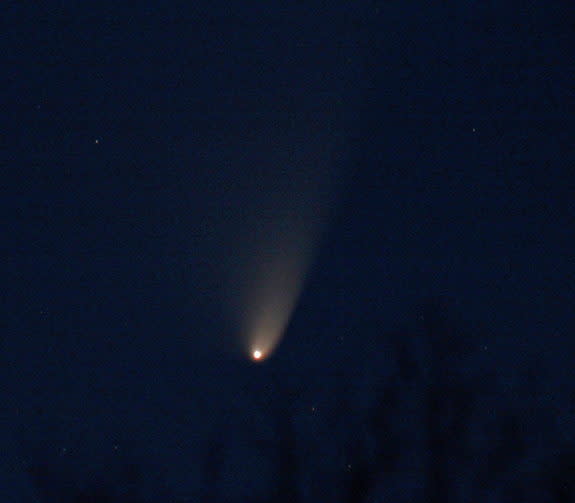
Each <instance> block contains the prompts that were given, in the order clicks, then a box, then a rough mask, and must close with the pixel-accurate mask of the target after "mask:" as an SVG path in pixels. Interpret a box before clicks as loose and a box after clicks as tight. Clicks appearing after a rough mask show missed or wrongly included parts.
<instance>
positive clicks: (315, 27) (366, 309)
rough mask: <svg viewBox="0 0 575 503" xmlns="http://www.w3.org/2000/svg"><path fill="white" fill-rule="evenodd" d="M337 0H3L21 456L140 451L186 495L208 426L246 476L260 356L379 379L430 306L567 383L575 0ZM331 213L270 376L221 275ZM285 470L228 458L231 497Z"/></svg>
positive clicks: (300, 385) (316, 396) (64, 458)
mask: <svg viewBox="0 0 575 503" xmlns="http://www.w3.org/2000/svg"><path fill="white" fill-rule="evenodd" d="M336 3H337V6H334V5H332V6H329V7H326V6H325V5H320V3H319V2H306V3H305V5H285V6H282V5H280V4H277V5H276V4H273V3H272V4H265V3H262V4H261V5H260V3H258V2H240V3H238V4H237V5H236V4H233V5H228V2H224V3H222V4H221V5H220V4H219V3H217V2H216V3H215V4H214V5H213V6H211V7H207V6H202V7H193V6H190V5H188V3H185V2H182V3H179V2H168V3H167V4H166V5H162V6H158V5H156V6H149V7H147V6H145V5H139V6H137V7H132V6H123V5H114V6H109V5H105V4H101V3H100V4H97V5H88V4H84V3H78V4H76V3H74V2H57V3H47V4H46V5H39V6H34V7H30V6H25V5H21V4H20V3H10V5H8V6H4V7H3V8H2V11H3V12H4V14H5V16H4V17H5V18H6V20H7V23H6V30H5V37H4V38H5V40H7V49H6V54H7V55H8V66H7V72H6V74H7V77H8V79H7V80H8V90H7V92H6V93H5V95H4V97H5V110H6V112H7V113H6V114H5V116H6V117H7V119H8V128H7V130H6V131H5V132H6V133H7V134H6V135H5V136H6V140H7V141H6V148H5V150H4V151H3V155H2V176H1V182H2V183H1V186H2V196H1V198H0V205H1V206H0V208H1V210H0V215H1V217H2V220H1V222H2V230H1V235H2V236H3V238H2V248H1V250H2V251H1V253H2V255H1V263H2V269H1V273H2V278H3V281H2V283H3V285H4V287H3V292H4V295H3V302H2V305H3V311H2V317H3V324H2V325H3V327H4V328H3V333H2V347H3V348H4V349H3V353H4V354H3V360H4V361H7V362H8V365H7V367H6V368H8V382H9V383H10V385H9V386H8V389H9V390H10V391H9V393H10V398H11V400H9V401H8V407H7V408H6V411H7V412H6V417H7V418H8V419H7V424H9V425H10V426H9V428H8V429H7V430H6V431H12V430H13V431H14V432H15V433H14V435H12V434H10V435H9V440H7V443H9V444H14V445H12V447H10V449H12V451H13V452H17V454H14V455H13V456H14V458H13V459H18V461H17V462H16V461H14V463H28V462H29V460H30V459H33V460H35V462H39V463H47V464H52V465H53V466H54V467H55V468H54V470H55V471H56V472H58V473H59V474H70V473H74V475H57V476H56V475H55V476H54V478H55V479H58V477H64V478H65V477H68V478H70V477H72V478H74V477H76V479H77V480H80V479H82V477H85V478H88V479H89V478H90V477H92V475H91V474H93V473H96V472H98V470H101V469H100V468H98V467H99V466H100V465H99V463H104V464H106V463H108V464H109V463H110V461H109V460H110V459H112V458H113V459H115V458H114V456H124V457H123V458H122V460H124V459H126V460H131V459H134V458H137V459H146V460H150V466H152V465H154V466H156V467H157V466H161V467H165V468H164V470H165V472H166V474H165V476H164V475H162V476H163V477H164V482H163V483H165V484H167V485H168V486H169V489H166V491H172V493H174V491H175V493H177V494H178V495H180V496H181V497H182V498H184V496H185V495H187V494H196V492H195V491H197V490H198V487H201V486H202V484H203V483H202V482H201V477H202V475H201V473H202V472H201V470H200V469H199V468H197V465H198V464H199V461H198V460H201V459H203V452H204V450H205V449H208V447H206V445H210V443H213V441H214V438H217V437H219V436H220V435H219V434H218V433H217V432H218V431H221V432H224V431H225V432H228V433H225V434H224V433H222V434H221V438H218V441H221V442H222V445H226V446H228V445H230V442H231V444H233V445H235V444H234V442H235V443H238V445H237V446H236V447H233V448H232V447H229V448H228V447H226V449H228V451H229V453H230V454H229V456H227V457H226V459H227V460H228V461H227V462H228V463H229V464H230V466H234V467H235V466H237V463H234V461H233V459H235V458H234V456H235V457H237V458H238V459H241V460H246V459H248V460H249V459H251V458H250V456H255V454H253V452H252V451H250V449H249V448H248V447H246V446H245V445H244V444H243V443H242V442H243V441H242V440H241V439H242V438H243V437H242V434H239V433H238V432H239V431H242V432H245V431H246V429H247V430H249V428H250V427H249V426H248V424H247V423H249V421H250V420H253V421H254V423H257V421H261V425H262V426H261V429H260V430H261V431H263V432H264V433H261V434H262V435H263V436H264V437H266V435H268V436H269V437H270V438H272V439H273V435H274V433H273V432H270V431H271V430H270V431H268V430H266V428H272V427H271V426H269V424H268V423H269V422H266V421H267V420H266V414H265V412H262V408H261V405H260V404H258V396H259V395H260V391H259V390H260V388H261V387H263V388H265V387H266V386H267V384H266V383H267V382H268V381H269V379H270V377H269V375H268V373H271V372H280V374H281V378H280V379H281V380H283V382H285V383H288V384H289V385H290V386H291V385H293V387H294V388H297V389H298V390H299V391H298V393H299V394H298V397H301V396H304V397H305V399H301V400H303V402H302V403H305V407H307V406H308V405H309V404H310V403H312V402H313V403H325V404H329V403H332V402H333V403H336V402H337V400H338V399H337V397H338V396H339V395H340V394H341V395H343V394H345V393H346V392H345V390H350V389H356V387H357V386H364V385H365V386H366V387H367V389H369V379H368V380H367V381H365V379H367V378H365V376H364V377H362V378H361V379H364V380H363V381H362V380H361V379H360V378H359V377H358V376H359V375H364V374H365V375H371V374H370V373H369V372H370V371H366V370H365V368H371V366H372V365H373V366H376V367H377V365H378V364H376V363H373V362H374V361H376V362H379V360H378V356H377V355H378V354H380V353H381V352H382V351H384V350H383V349H382V347H383V346H379V345H378V344H379V343H375V342H374V340H377V335H376V334H383V333H386V332H387V331H390V332H391V331H395V330H398V329H400V330H401V327H405V330H407V331H414V332H417V331H418V330H420V329H421V325H422V318H421V317H422V314H421V309H420V307H421V306H422V305H423V304H424V303H425V302H427V301H428V300H429V299H430V298H441V299H442V302H443V303H444V305H445V306H446V309H447V311H448V312H449V313H450V315H451V316H453V318H454V319H457V320H458V323H460V324H461V326H464V327H465V330H466V331H467V332H466V333H468V334H472V336H473V337H474V338H475V340H476V342H477V345H478V347H479V346H480V347H483V348H484V352H483V353H482V356H481V358H483V359H486V360H485V361H487V362H488V363H487V368H489V369H491V370H493V372H494V373H496V374H497V373H498V372H503V371H502V370H501V368H502V367H504V366H505V365H507V364H508V365H509V367H510V368H511V367H514V366H515V363H517V362H519V366H521V365H522V363H523V362H525V361H527V360H529V361H531V359H532V358H533V355H539V356H540V357H541V360H540V361H539V364H538V365H539V366H540V367H541V368H545V369H548V371H549V373H551V374H553V375H554V377H553V378H549V379H551V380H550V381H549V382H553V385H552V386H556V385H557V386H567V385H568V384H569V382H570V381H569V379H568V377H567V376H566V374H568V371H567V370H566V362H567V361H568V359H569V355H572V354H573V350H574V347H575V345H574V344H573V335H572V334H573V331H574V329H575V323H574V322H575V317H574V315H573V309H572V306H573V304H574V301H575V291H574V284H573V278H575V263H574V260H573V245H572V242H571V241H572V235H573V234H574V231H575V222H574V215H575V202H574V197H573V194H574V190H575V176H574V174H573V162H574V161H575V158H574V157H575V156H574V142H573V121H574V119H573V114H572V106H573V85H572V82H573V79H572V75H573V70H574V69H575V68H574V62H573V58H572V54H571V53H572V51H571V49H570V48H571V47H572V46H573V32H572V21H573V12H572V9H570V8H568V7H566V6H565V5H562V4H561V3H558V4H556V5H552V4H550V3H543V2H537V1H529V2H474V1H465V2H444V3H443V4H442V5H441V6H437V5H431V4H429V5H427V4H423V3H420V2H403V3H393V2H392V3H390V2H359V3H358V2H353V3H352V2H336ZM326 152H328V153H326ZM310 187H311V188H310ZM308 190H309V191H308ZM310 194H311V195H313V197H312V196H310ZM294 201H295V203H294ZM299 201H306V203H305V204H303V203H302V205H301V206H299V205H298V202H299ZM309 201H321V204H319V203H318V206H317V207H316V206H314V204H315V203H313V204H312V203H309ZM325 201H329V203H326V202H325ZM315 219H317V220H318V222H319V223H320V224H327V225H326V226H325V227H322V232H321V236H322V239H321V240H319V241H318V245H317V247H316V248H314V261H313V263H312V265H311V267H310V269H309V274H308V277H307V281H306V283H305V285H304V287H303V290H302V292H301V297H299V299H298V302H297V304H296V306H295V310H294V312H293V317H292V318H291V321H290V324H289V326H288V328H287V331H286V333H285V336H284V338H283V340H282V342H281V344H280V345H279V347H278V348H277V351H276V353H275V354H274V356H273V358H272V359H271V360H270V362H269V364H268V363H266V366H264V367H263V368H254V366H253V365H252V364H250V363H249V362H247V361H246V360H245V358H243V356H241V355H240V354H239V353H238V352H237V351H236V350H235V349H236V346H237V345H238V341H239V339H240V338H241V333H240V332H241V329H240V328H239V327H238V326H237V325H235V324H234V318H233V317H230V316H229V314H230V304H233V302H232V300H231V299H233V297H234V295H235V294H236V293H238V295H239V293H240V290H241V288H240V287H241V285H240V284H239V283H238V284H237V285H236V284H234V283H233V281H232V283H231V286H230V281H229V278H236V279H237V278H238V277H239V278H241V280H242V281H244V280H246V276H248V277H249V274H250V273H249V272H246V271H248V269H245V261H244V259H245V257H246V256H248V257H249V256H252V255H253V256H256V257H259V256H260V255H258V254H257V253H259V252H261V249H259V248H258V249H255V248H253V246H255V245H253V243H256V242H257V243H260V244H261V243H262V242H264V243H267V245H269V246H271V247H272V248H273V246H279V247H282V246H284V245H285V243H284V242H283V241H281V239H280V238H277V240H274V239H275V238H274V237H273V236H275V234H274V233H276V232H277V233H278V236H279V235H280V234H281V233H280V231H278V230H277V229H283V228H284V227H283V226H284V225H285V226H287V228H288V231H289V230H290V229H292V230H293V229H302V228H304V227H305V228H307V227H306V226H307V225H311V224H312V223H313V224H314V225H315ZM294 221H296V222H300V223H299V224H293V222H294ZM286 222H287V223H286ZM301 222H303V223H301ZM291 225H294V226H293V227H290V226H291ZM288 235H289V232H288ZM270 236H272V237H270ZM278 243H280V245H281V246H280V245H278ZM268 251H270V250H268ZM262 253H263V252H262ZM270 253H271V254H272V255H273V253H274V251H273V249H271V251H270ZM238 271H239V272H238ZM226 281H228V282H226ZM238 281H240V280H238ZM222 285H223V286H222ZM234 285H235V286H234ZM236 287H237V290H236V289H235V288H236ZM231 310H232V311H233V309H231ZM374 348H375V350H374ZM486 351H491V352H492V353H491V354H490V355H489V356H485V352H486ZM489 362H491V363H489ZM513 362H515V363H513ZM260 371H261V372H260ZM542 372H543V370H542ZM310 379H311V380H310ZM310 382H315V383H316V384H315V385H314V384H309V383H310ZM360 382H361V383H363V384H361V385H360V384H359V383H360ZM366 382H367V383H368V384H365V383H366ZM546 382H547V381H546ZM305 383H308V384H307V386H306V385H305ZM302 389H303V391H302ZM362 389H363V388H362ZM334 390H336V391H334ZM262 393H263V396H267V395H266V393H268V391H265V389H264V390H263V391H262ZM366 393H367V396H369V392H366ZM276 394H277V393H276ZM289 403H292V402H289ZM298 403H299V402H298ZM298 410H299V409H298ZM230 411H231V412H230ZM300 412H301V411H300ZM298 413H299V412H294V414H295V415H296V416H297V414H298ZM230 414H232V415H235V417H237V418H238V419H237V422H236V423H234V425H230V424H228V423H227V422H226V417H229V415H230ZM254 417H256V419H254ZM298 417H299V416H298ZM242 418H244V419H242ZM250 418H251V419H250ZM258 418H259V419H258ZM244 420H245V422H246V424H245V425H244V424H243V423H242V421H244ZM302 421H304V422H305V421H307V419H305V420H304V419H302ZM258 424H259V423H258ZM238 425H239V426H238ZM266 425H267V426H266ZM258 428H259V427H258ZM301 428H302V431H304V432H307V433H306V434H307V435H308V436H309V437H310V438H311V437H313V438H316V437H315V436H314V435H315V433H314V432H315V431H316V430H314V428H315V426H314V425H310V424H307V423H305V424H303V423H302V425H301ZM318 428H320V427H319V426H318ZM320 429H321V428H320ZM344 429H345V428H344ZM260 430H258V431H260ZM322 431H323V430H322ZM230 432H231V433H230ZM226 435H227V436H226ZM246 435H247V434H246ZM266 438H267V437H266ZM14 439H17V441H16V440H14ZM262 441H264V440H262ZM270 442H271V440H270ZM15 444H18V445H20V444H21V445H22V446H23V447H16V446H15ZM317 445H318V447H317V449H318V451H319V452H324V453H325V456H326V457H332V458H333V457H334V456H335V457H337V456H336V454H334V453H332V452H331V451H330V449H332V450H337V449H336V447H335V444H334V445H331V446H330V445H329V442H327V443H326V442H323V443H322V442H318V444H317ZM115 446H118V447H117V448H116V447H115ZM62 449H66V452H65V453H64V452H62ZM228 451H226V452H228ZM21 452H24V454H21ZM118 452H119V453H120V454H118ZM11 459H12V458H11ZM334 459H335V458H334ZM22 460H24V461H22ZM38 460H39V461H38ZM267 461H268V462H266V457H265V456H264V457H263V458H261V457H260V458H258V457H257V456H256V457H255V458H254V460H253V466H252V470H253V471H252V472H250V471H249V470H250V469H249V464H250V462H248V461H246V462H245V463H243V464H242V463H239V464H242V465H245V466H248V468H245V471H246V473H243V472H241V470H239V471H237V470H236V468H230V469H229V472H230V473H232V474H234V475H233V476H230V477H227V478H225V481H224V482H222V489H221V491H222V494H224V493H225V494H226V496H222V495H220V496H219V498H220V499H219V501H233V500H234V499H233V498H237V497H240V498H241V496H237V495H238V494H239V493H238V492H237V491H240V488H241V490H246V491H248V492H249V489H246V483H245V480H251V478H253V477H251V475H250V474H253V473H254V471H255V472H257V471H258V470H261V473H262V475H261V479H260V480H259V482H258V484H256V485H257V488H256V489H253V490H254V491H256V493H257V492H258V491H261V494H262V495H263V494H267V493H266V490H267V489H266V487H267V486H266V484H267V483H268V481H269V480H273V478H274V475H273V474H272V473H271V472H270V474H267V475H266V473H267V472H266V471H265V470H271V468H270V466H269V459H268V460H267ZM122 462H123V461H118V466H120V465H121V463H122ZM146 463H147V461H146ZM342 463H343V464H345V461H342ZM144 464H145V463H144ZM18 466H20V465H18ZM176 466H177V467H178V468H177V469H176V468H175V467H176ZM190 466H195V467H196V468H197V469H191V468H189V467H190ZM254 467H255V468H254ZM144 469H145V468H144ZM74 470H78V471H79V472H81V474H77V473H76V472H75V471H74ZM150 470H151V471H154V470H156V471H157V468H150ZM194 470H195V471H194ZM112 471H113V470H112ZM224 471H225V470H224ZM226 473H227V472H226ZM112 476H113V475H112ZM236 476H237V480H236V479H235V478H234V477H236ZM159 477H160V475H159ZM242 477H243V478H242ZM82 480H83V479H82ZM166 481H167V482H166ZM78 483H79V484H80V482H78ZM153 483H154V482H153V481H151V482H150V484H153ZM302 484H303V485H304V486H305V483H303V482H302ZM11 487H13V489H10V490H11V491H12V494H14V492H17V491H20V490H22V488H21V487H22V486H17V483H15V482H14V483H13V486H11ZM158 487H159V485H157V486H155V487H154V489H150V494H151V493H154V491H156V492H158V491H160V489H158ZM226 491H227V492H226ZM304 492H305V491H304ZM158 494H159V493H158ZM250 494H251V493H250ZM258 494H260V493H258ZM6 501H8V500H6ZM14 501H20V500H14ZM22 501H23V502H24V501H26V502H27V501H29V500H24V499H23V500H22ZM30 501H32V500H30ZM206 501H207V500H206ZM254 501H255V500H254ZM325 501H328V499H326V500H325ZM329 501H336V499H330V500H329Z"/></svg>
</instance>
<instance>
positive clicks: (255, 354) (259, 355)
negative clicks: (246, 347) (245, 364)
mask: <svg viewBox="0 0 575 503" xmlns="http://www.w3.org/2000/svg"><path fill="white" fill-rule="evenodd" d="M252 356H253V357H254V360H261V358H262V356H263V355H262V352H261V351H260V350H259V349H256V350H255V351H254V352H253V353H252Z"/></svg>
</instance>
